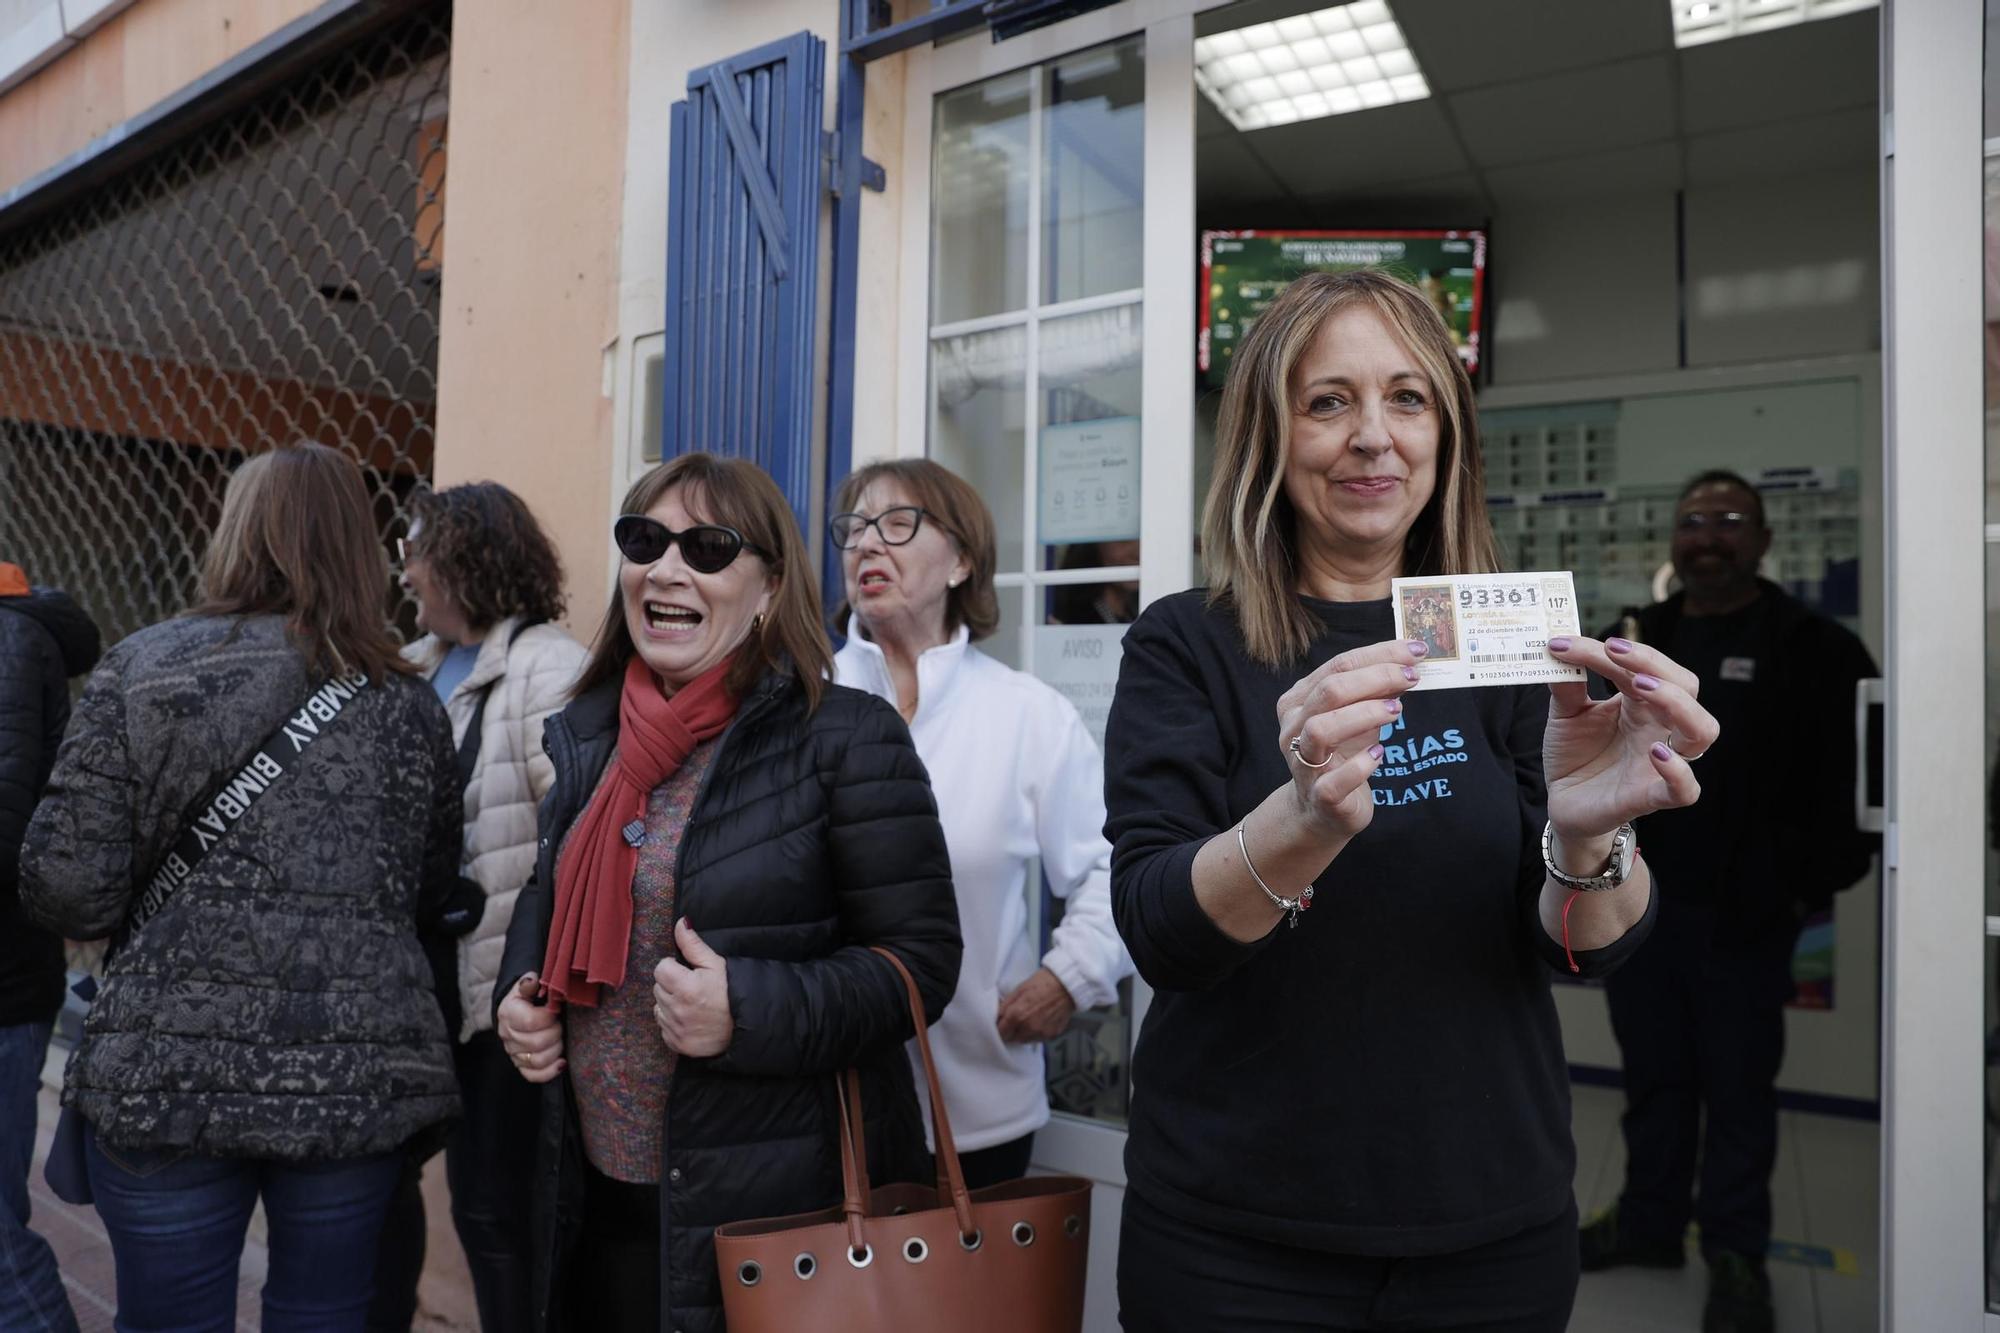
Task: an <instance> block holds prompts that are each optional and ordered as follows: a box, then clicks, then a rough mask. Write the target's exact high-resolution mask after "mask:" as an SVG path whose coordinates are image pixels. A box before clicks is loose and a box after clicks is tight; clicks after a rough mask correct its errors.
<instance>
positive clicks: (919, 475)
mask: <svg viewBox="0 0 2000 1333" xmlns="http://www.w3.org/2000/svg"><path fill="white" fill-rule="evenodd" d="M878 481H886V482H888V483H890V484H891V485H894V486H897V487H900V488H901V489H902V491H903V493H904V494H906V495H908V496H909V497H910V499H911V501H912V502H913V503H914V504H915V505H916V506H917V508H919V509H921V510H923V511H924V518H925V520H926V521H928V522H930V523H933V524H935V525H936V526H937V527H938V528H939V529H941V530H942V531H943V532H944V535H945V536H947V537H949V538H951V540H952V544H953V545H955V546H957V547H958V553H959V554H960V555H962V556H964V557H965V562H966V563H967V564H968V565H971V566H972V572H971V573H970V574H968V575H966V577H965V582H963V583H961V584H959V585H958V586H957V587H956V588H952V589H950V590H949V591H948V592H946V593H945V603H944V627H945V632H946V633H948V634H956V633H958V627H959V626H960V625H963V626H965V631H966V634H967V635H968V636H969V637H970V638H971V639H972V641H973V642H975V643H977V642H978V641H979V640H981V639H983V638H985V637H986V636H987V635H989V634H991V633H992V632H993V631H994V630H995V629H998V628H999V626H1000V599H999V598H998V597H997V596H996V595H995V594H994V592H993V569H994V566H995V565H997V564H998V563H999V559H998V557H996V556H995V555H994V553H993V513H992V511H991V510H989V509H988V508H987V507H986V502H985V501H984V500H982V499H980V498H979V492H978V491H976V490H974V489H973V488H972V484H971V483H970V482H968V481H966V480H965V479H964V478H963V477H961V476H959V475H958V474H957V473H955V472H953V471H951V469H949V468H947V467H945V466H944V465H943V464H941V463H933V462H932V461H931V460H930V459H928V458H897V459H890V460H886V461H884V462H880V463H870V464H868V465H867V466H866V467H864V468H862V469H861V470H860V471H858V472H853V473H850V474H848V478H847V480H846V481H843V482H841V483H840V494H839V496H838V497H837V498H836V499H835V500H834V511H835V512H836V513H848V512H851V511H852V510H853V508H854V506H856V505H858V504H860V503H861V497H862V495H863V494H864V493H865V492H866V491H867V490H868V488H869V487H870V486H872V485H874V484H875V483H876V482H878ZM849 609H850V608H849V607H848V605H847V603H846V602H844V601H843V602H842V603H841V604H840V610H839V611H837V612H835V616H834V618H835V619H836V620H844V619H845V618H846V612H847V611H848V610H849Z"/></svg>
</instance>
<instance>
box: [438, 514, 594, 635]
mask: <svg viewBox="0 0 2000 1333" xmlns="http://www.w3.org/2000/svg"><path fill="white" fill-rule="evenodd" d="M410 527H411V528H412V530H414V531H415V532H416V534H417V536H416V540H415V541H414V542H412V543H411V550H410V555H411V557H412V558H416V559H423V560H426V561H429V562H430V565H431V568H432V569H434V570H435V571H436V572H437V576H438V578H439V580H440V581H441V582H442V583H443V584H444V590H445V593H446V595H447V596H449V597H450V598H451V599H452V600H453V601H454V602H456V603H458V607H459V610H461V611H463V612H464V613H465V618H466V620H467V622H468V623H469V624H471V626H472V627H473V628H474V629H477V630H487V629H490V628H492V627H493V626H494V625H497V624H499V623H500V622H501V621H503V620H505V619H507V618H508V617H509V616H519V617H521V618H522V619H523V620H525V621H529V622H531V623H539V622H541V621H545V620H559V619H561V618H562V613H563V590H562V588H563V574H562V562H561V561H560V560H559V559H557V557H556V548H555V545H554V543H552V542H550V541H549V535H548V534H547V533H546V532H544V531H542V525H541V524H539V523H537V522H536V521H535V515H534V513H533V511H531V510H530V509H529V508H528V506H527V503H526V502H525V501H523V500H522V499H521V497H520V496H518V495H516V494H514V492H512V491H510V490H508V489H507V488H506V487H505V486H502V485H501V484H500V483H499V482H497V481H475V482H468V483H466V484H465V485H463V486H450V487H446V488H445V489H444V490H441V491H426V492H424V493H422V494H420V495H418V496H417V497H416V499H415V500H414V501H412V502H411V505H410Z"/></svg>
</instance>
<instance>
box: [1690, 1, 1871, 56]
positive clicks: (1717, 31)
mask: <svg viewBox="0 0 2000 1333" xmlns="http://www.w3.org/2000/svg"><path fill="white" fill-rule="evenodd" d="M1667 3H1668V4H1669V5H1670V6H1672V8H1673V14H1674V45H1675V46H1678V47H1689V46H1701V45H1704V44H1706V43H1708V42H1719V41H1722V40H1724V39H1725V38H1729V37H1744V36H1748V35H1749V34H1751V33H1753V32H1769V31H1770V30H1771V29H1773V28H1789V27H1791V26H1792V25H1793V24H1795V23H1810V22H1812V21H1813V20H1814V19H1830V18H1834V17H1837V16H1838V15H1841V14H1853V13H1858V12H1859V11H1861V10H1864V9H1877V8H1880V7H1881V0H1667Z"/></svg>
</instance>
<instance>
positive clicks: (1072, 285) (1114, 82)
mask: <svg viewBox="0 0 2000 1333" xmlns="http://www.w3.org/2000/svg"><path fill="white" fill-rule="evenodd" d="M1046 78H1047V80H1048V81H1047V82H1046V83H1045V84H1044V85H1043V89H1044V95H1043V106H1044V111H1043V115H1042V136H1043V137H1042V300H1043V301H1044V302H1045V303H1051V304H1052V303H1054V302H1057V301H1074V300H1077V299H1079V298H1080V297H1085V296H1099V295H1102V294H1103V293H1105V292H1118V291H1125V290H1128V289H1130V288H1133V287H1137V286H1139V284H1140V282H1141V281H1142V278H1141V275H1140V265H1141V262H1142V261H1143V259H1144V253H1145V247H1144V246H1142V245H1141V244H1140V243H1139V239H1140V230H1141V217H1140V212H1141V208H1142V207H1143V205H1144V203H1145V161H1146V153H1145V148H1146V106H1145V99H1146V70H1145V66H1144V63H1143V59H1142V53H1141V44H1140V39H1138V38H1136V37H1135V38H1132V39H1131V40H1129V41H1123V42H1116V43H1114V44H1112V45H1110V46H1101V47H1099V48H1097V49H1096V50H1094V51H1083V52H1080V53H1078V54H1076V55H1073V56H1069V57H1067V58H1065V59H1062V60H1058V61H1056V62H1055V63H1054V64H1053V65H1050V66H1049V67H1048V68H1047V71H1046Z"/></svg>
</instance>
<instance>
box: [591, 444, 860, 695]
mask: <svg viewBox="0 0 2000 1333" xmlns="http://www.w3.org/2000/svg"><path fill="white" fill-rule="evenodd" d="M676 487H680V488H683V491H682V503H683V504H685V505H686V506H687V508H688V509H689V511H691V512H693V513H696V514H699V515H700V516H701V517H702V518H703V519H704V520H705V521H707V522H710V523H719V524H721V525H723V526H724V527H730V528H734V529H736V531H737V532H739V533H741V534H742V535H743V540H744V541H745V542H747V543H749V544H750V545H751V546H756V547H761V548H762V549H763V550H766V551H769V552H771V553H772V554H771V556H770V558H769V560H768V561H767V563H768V564H769V566H770V570H771V573H772V575H773V576H774V577H775V578H776V579H777V581H778V587H777V591H776V592H774V593H773V594H772V595H771V610H770V613H769V614H767V615H766V616H765V617H764V623H763V625H762V626H761V627H760V628H758V629H756V630H753V631H752V632H751V635H750V637H749V638H748V639H747V640H745V650H744V651H739V652H738V653H737V654H736V663H735V665H734V666H733V667H731V668H730V672H729V688H730V689H731V690H733V691H735V693H736V694H737V696H738V697H741V696H743V695H745V694H747V693H749V691H750V688H751V687H752V686H754V685H755V684H756V683H757V682H758V681H759V680H760V679H762V678H763V677H764V676H765V675H766V674H768V673H769V672H772V671H788V672H790V673H791V674H792V675H794V676H796V677H797V678H798V682H799V688H800V689H802V690H804V691H805V695H806V710H807V711H808V712H810V711H812V710H813V709H816V708H818V707H819V701H820V699H821V698H822V697H823V696H824V695H825V693H826V682H827V676H828V675H829V674H830V673H831V672H832V670H833V644H832V642H831V641H829V640H828V638H827V636H826V627H825V626H823V625H821V624H820V623H819V593H818V590H817V589H816V588H815V587H814V586H813V583H814V581H813V573H812V562H811V560H810V559H809V558H808V557H807V555H806V545H805V538H803V537H802V536H800V535H799V525H798V523H797V521H796V520H794V519H793V517H792V510H791V506H790V505H789V504H788V503H787V502H786V500H785V495H784V492H782V491H780V490H779V489H778V483H777V482H775V481H772V480H771V478H770V476H769V475H768V474H767V473H766V472H765V471H764V470H763V469H762V468H760V467H758V466H757V465H756V464H755V463H752V462H749V461H747V460H745V459H741V458H718V457H716V456H715V455H714V454H704V453H695V454H682V455H681V456H680V457H679V458H675V459H672V460H670V461H668V462H665V463H662V464H660V465H659V466H658V467H656V468H654V469H653V470H652V471H651V472H648V473H647V474H646V475H645V476H643V477H641V478H639V480H638V481H636V482H634V483H633V484H632V489H631V490H629V491H627V492H625V499H624V502H623V503H621V504H620V505H619V506H618V512H619V514H620V515H624V514H643V513H645V512H646V511H647V510H649V509H651V508H652V507H653V506H654V505H656V504H658V503H659V502H660V498H661V497H662V496H664V495H665V494H666V493H667V492H668V491H671V490H673V489H675V488H676ZM736 558H737V559H738V560H755V559H759V558H760V557H759V556H757V555H756V554H755V553H754V552H752V551H750V550H748V549H747V548H746V549H745V550H744V551H743V553H742V554H741V555H738V556H737V557H736ZM635 651H636V650H635V649H634V648H633V646H632V636H631V635H630V634H629V633H628V632H627V631H626V629H625V593H624V589H623V588H622V587H619V586H618V585H617V584H616V583H614V584H613V586H612V589H611V606H610V608H609V609H608V610H607V611H606V612H605V613H604V623H603V625H601V626H599V627H598V631H597V638H596V639H595V640H594V641H593V642H592V644H591V647H590V660H589V661H588V662H586V663H585V664H584V668H583V674H582V675H581V676H579V677H578V678H577V682H576V688H575V689H574V690H573V691H572V695H573V696H575V695H583V694H587V693H589V692H590V691H591V690H593V689H595V688H596V687H597V686H599V685H602V684H604V683H605V682H606V681H609V680H616V679H619V678H620V677H622V676H623V675H624V674H625V664H626V663H627V662H629V661H631V660H632V655H633V653H634V652H635Z"/></svg>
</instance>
